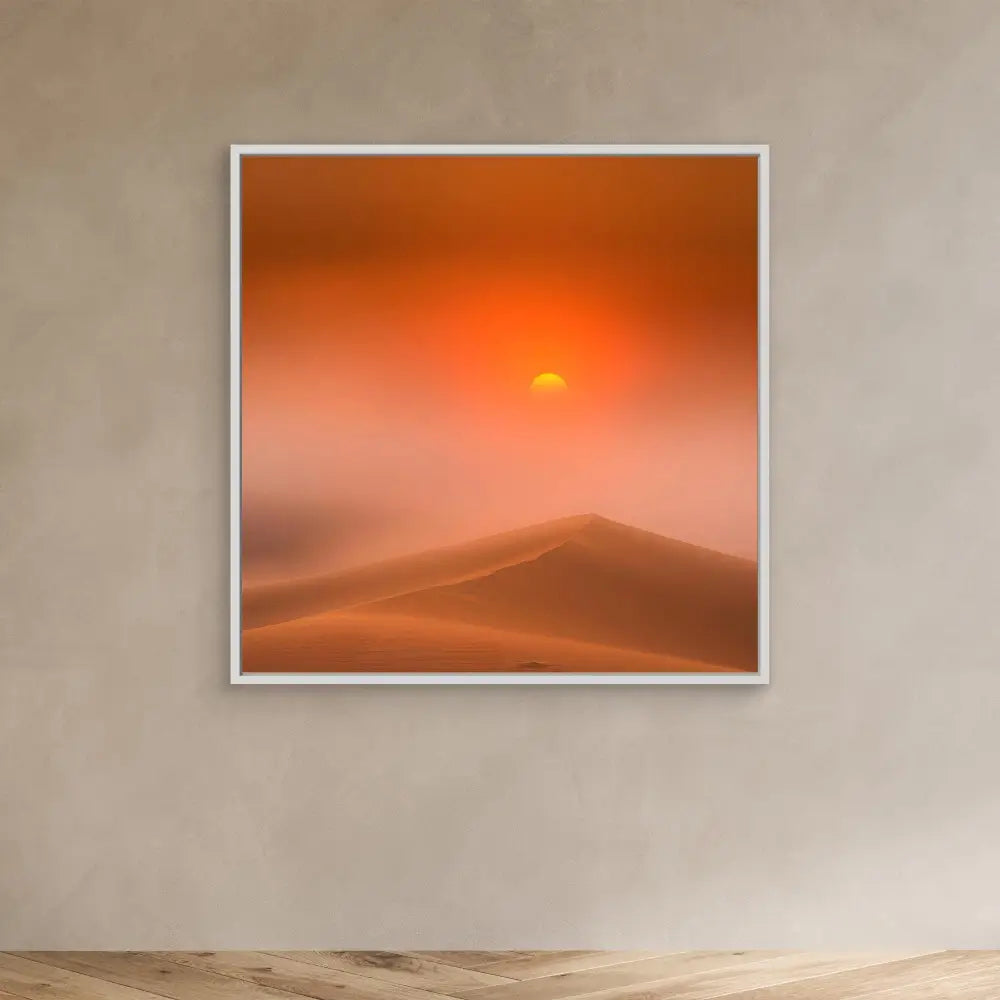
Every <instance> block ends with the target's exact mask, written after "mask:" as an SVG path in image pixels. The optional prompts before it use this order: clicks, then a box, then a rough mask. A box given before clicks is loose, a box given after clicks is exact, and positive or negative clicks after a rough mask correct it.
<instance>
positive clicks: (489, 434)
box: [242, 156, 757, 582]
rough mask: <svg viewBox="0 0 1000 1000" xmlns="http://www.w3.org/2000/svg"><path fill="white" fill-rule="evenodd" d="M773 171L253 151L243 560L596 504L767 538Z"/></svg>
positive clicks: (361, 545) (429, 540)
mask: <svg viewBox="0 0 1000 1000" xmlns="http://www.w3.org/2000/svg"><path fill="white" fill-rule="evenodd" d="M756 178H757V161H756V159H755V158H752V157H696V156H692V157H659V156H656V157H654V156H648V157H647V156H643V157H635V156H591V157H583V156H579V157H569V156H542V157H528V156H509V157H486V156H452V157H444V156H422V157H416V156H407V157H396V156H383V157H379V156H311V157H304V156H299V157H296V156H254V157H244V159H243V177H242V185H243V209H242V210H243V245H242V264H243V274H242V281H243V502H244V522H243V546H244V553H243V554H244V573H245V579H246V580H247V581H248V582H260V581H270V580H278V579H285V578H290V577H295V576H301V575H307V574H312V573H319V572H323V571H326V570H333V569H338V568H342V567H344V566H348V565H353V564H360V563H364V562H369V561H372V560H375V559H380V558H383V557H388V556H392V555H396V554H399V553H403V552H409V551H415V550H419V549H423V548H431V547H433V546H437V545H442V544H447V543H450V542H457V541H461V540H463V539H467V538H474V537H479V536H482V535H486V534H490V533H493V532H497V531H502V530H505V529H507V528H514V527H518V526H520V525H525V524H531V523H534V522H539V521H543V520H546V519H549V518H555V517H560V516H563V515H569V514H583V513H587V512H596V513H599V514H602V515H604V516H606V517H609V518H613V519H615V520H618V521H623V522H626V523H629V524H633V525H636V526H638V527H640V528H645V529H648V530H650V531H654V532H657V533H659V534H662V535H666V536H669V537H672V538H677V539H681V540H685V541H690V542H694V543H696V544H699V545H704V546H707V547H710V548H713V549H717V550H720V551H723V552H729V553H733V554H736V555H741V556H747V557H750V558H755V557H756V519H757V507H756V490H757V471H756V462H757V453H756V421H757V398H756V393H757V368H756V356H757V179H756ZM541 372H556V373H558V374H559V375H561V376H562V377H563V378H564V379H565V380H566V382H567V384H568V386H569V388H568V390H567V391H566V392H561V393H557V394H546V393H532V392H531V391H530V385H531V381H532V379H533V378H534V377H535V376H536V375H538V374H539V373H541Z"/></svg>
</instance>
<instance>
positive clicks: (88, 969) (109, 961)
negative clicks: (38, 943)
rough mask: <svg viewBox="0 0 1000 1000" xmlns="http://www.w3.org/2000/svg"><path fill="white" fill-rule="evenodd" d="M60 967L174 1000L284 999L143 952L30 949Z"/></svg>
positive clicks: (273, 991) (282, 994) (262, 988)
mask: <svg viewBox="0 0 1000 1000" xmlns="http://www.w3.org/2000/svg"><path fill="white" fill-rule="evenodd" d="M31 954H33V955H37V956H40V960H41V961H44V962H47V963H48V964H49V965H54V966H56V967H57V968H60V969H67V970H69V971H71V972H79V973H82V974H84V975H87V976H96V977H98V978H100V979H106V980H107V981H108V982H109V983H118V984H119V985H121V986H131V987H133V988H135V989H139V990H147V991H149V992H150V993H158V994H159V995H160V996H161V997H173V998H174V1000H288V994H287V993H286V992H283V991H281V990H276V989H271V988H268V987H265V986H257V985H255V984H253V983H247V982H239V981H237V980H235V979H230V978H229V977H227V976H220V975H218V974H217V973H214V972H201V971H199V970H198V969H189V968H185V967H184V966H182V965H178V964H176V963H175V962H165V961H164V960H163V959H162V958H159V957H158V956H156V955H152V954H149V953H146V952H123V951H46V952H32V953H31Z"/></svg>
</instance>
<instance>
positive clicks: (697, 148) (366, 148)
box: [229, 143, 770, 157]
mask: <svg viewBox="0 0 1000 1000" xmlns="http://www.w3.org/2000/svg"><path fill="white" fill-rule="evenodd" d="M229 149H230V153H231V155H233V156H237V157H238V156H267V155H271V156H324V155H326V156H329V155H332V154H340V155H371V156H380V155H381V156H386V155H406V154H412V155H418V156H419V155H433V154H441V155H452V156H454V155H461V154H463V153H464V154H482V155H490V156H502V155H505V154H506V155H514V156H528V155H532V154H536V155H549V156H555V155H564V156H572V155H586V154H601V153H611V154H615V155H619V154H620V155H642V154H646V155H664V156H763V157H766V156H767V154H768V152H769V150H770V146H768V145H766V144H763V145H760V144H746V145H744V144H724V143H707V144H688V143H674V144H659V145H657V144H636V143H603V144H602V143H535V144H531V143H524V144H521V143H374V144H365V143H336V144H323V143H301V144H297V143H233V144H232V145H230V147H229Z"/></svg>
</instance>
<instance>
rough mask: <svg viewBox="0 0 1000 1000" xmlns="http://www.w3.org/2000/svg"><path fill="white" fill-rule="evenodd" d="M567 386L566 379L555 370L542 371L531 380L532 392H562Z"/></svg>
mask: <svg viewBox="0 0 1000 1000" xmlns="http://www.w3.org/2000/svg"><path fill="white" fill-rule="evenodd" d="M566 388H567V385H566V379H564V378H563V377H562V376H561V375H556V374H555V373H554V372H542V374H541V375H536V376H535V377H534V378H533V379H532V381H531V391H532V392H562V391H564V390H565V389H566Z"/></svg>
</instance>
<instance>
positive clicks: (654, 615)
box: [243, 515, 757, 672]
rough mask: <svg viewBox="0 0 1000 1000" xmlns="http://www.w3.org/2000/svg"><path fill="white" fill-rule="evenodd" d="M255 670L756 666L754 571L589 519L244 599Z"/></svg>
mask: <svg viewBox="0 0 1000 1000" xmlns="http://www.w3.org/2000/svg"><path fill="white" fill-rule="evenodd" d="M244 622H245V631H244V639H243V660H244V669H245V670H247V671H250V672H253V671H303V672H308V671H338V672H340V671H343V672H349V671H354V670H361V671H406V670H411V671H412V670H415V671H441V670H445V671H455V672H462V671H482V670H505V671H507V670H519V669H520V670H536V671H537V670H550V669H551V670H568V671H580V672H587V671H591V672H616V671H623V672H651V671H652V672H673V671H685V672H704V671H720V670H741V671H745V670H750V671H753V670H755V669H756V660H757V567H756V564H755V563H753V562H751V561H749V560H745V559H739V558H736V557H734V556H728V555H723V554H721V553H718V552H713V551H711V550H709V549H704V548H700V547H698V546H694V545H689V544H687V543H684V542H678V541H675V540H673V539H669V538H664V537H663V536H660V535H656V534H653V533H650V532H646V531H641V530H639V529H637V528H632V527H629V526H626V525H622V524H617V523H615V522H613V521H608V520H606V519H604V518H600V517H597V516H594V515H583V516H578V517H570V518H564V519H561V520H558V521H552V522H547V523H545V524H542V525H534V526H532V527H530V528H524V529H521V530H518V531H513V532H507V533H505V534H502V535H496V536H491V537H489V538H485V539H480V540H478V541H475V542H470V543H469V544H467V545H463V546H454V547H451V548H448V549H442V550H437V551H434V552H429V553H420V554H418V555H415V556H409V557H404V558H402V559H395V560H391V561H389V562H386V563H382V564H379V565H375V566H369V567H362V568H360V569H357V570H352V571H347V572H343V573H339V574H336V575H334V576H331V577H325V578H321V579H317V580H310V581H303V582H300V583H289V584H284V585H277V586H270V587H262V588H257V589H256V590H250V591H249V592H248V593H247V594H246V595H245V598H244Z"/></svg>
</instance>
